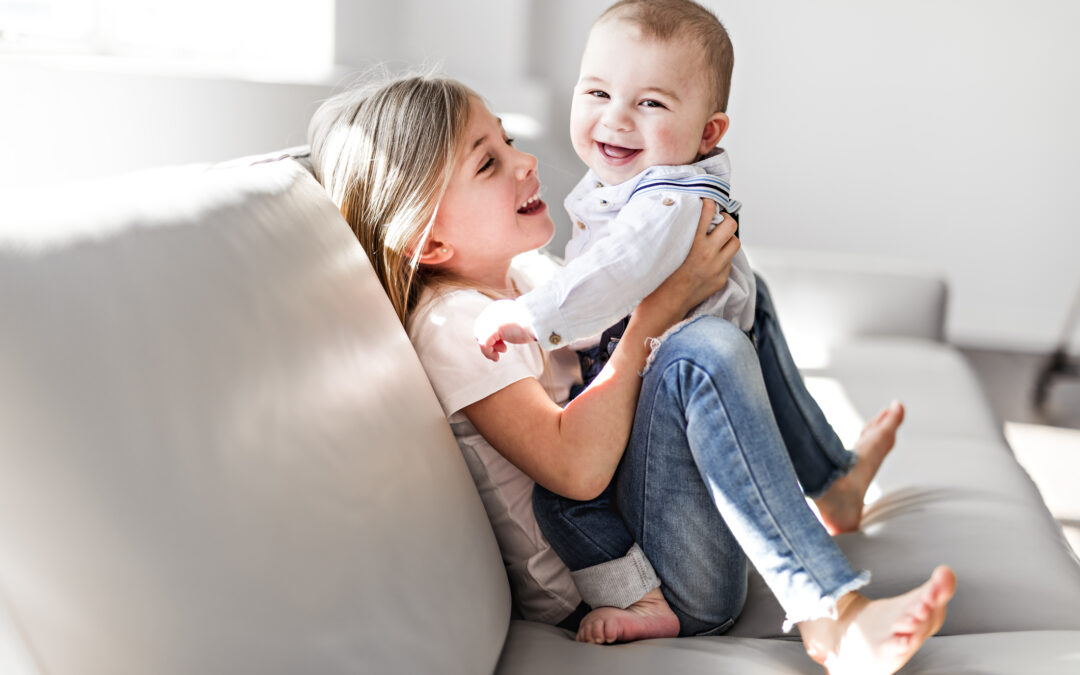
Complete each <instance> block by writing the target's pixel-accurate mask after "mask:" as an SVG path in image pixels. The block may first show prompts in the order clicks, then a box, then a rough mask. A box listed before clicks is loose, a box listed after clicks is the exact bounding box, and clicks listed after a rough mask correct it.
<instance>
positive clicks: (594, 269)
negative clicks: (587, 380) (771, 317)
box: [517, 149, 756, 349]
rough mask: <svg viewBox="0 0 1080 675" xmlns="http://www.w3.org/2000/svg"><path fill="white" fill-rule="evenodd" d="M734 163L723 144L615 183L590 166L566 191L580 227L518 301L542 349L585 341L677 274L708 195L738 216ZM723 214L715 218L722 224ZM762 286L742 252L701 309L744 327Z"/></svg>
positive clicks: (748, 325) (749, 321)
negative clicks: (557, 263)
mask: <svg viewBox="0 0 1080 675" xmlns="http://www.w3.org/2000/svg"><path fill="white" fill-rule="evenodd" d="M730 172H731V164H730V162H729V160H728V156H727V153H725V152H724V151H723V150H722V149H718V150H716V151H714V152H713V153H712V154H710V155H709V156H707V157H706V158H705V159H702V160H701V161H699V162H696V163H695V164H691V165H684V166H654V167H651V168H649V169H646V170H645V171H643V172H642V173H640V174H638V175H637V176H635V177H634V178H631V179H630V180H628V181H625V182H623V183H620V184H618V185H605V184H604V183H603V182H602V181H601V180H600V178H599V176H597V174H596V173H595V172H593V171H589V172H588V173H587V174H586V175H585V177H584V178H582V179H581V181H580V182H579V183H578V184H577V186H576V187H575V188H574V189H573V190H572V191H571V192H570V195H569V196H568V197H567V198H566V202H565V206H566V210H567V212H568V213H569V214H570V218H571V222H573V223H574V225H573V236H572V238H571V240H570V242H569V243H568V244H567V245H566V256H565V262H566V264H565V266H564V267H562V268H561V269H560V270H558V271H557V272H555V273H554V275H553V276H552V277H551V278H550V279H548V280H547V281H546V282H545V283H543V284H542V285H540V286H537V287H536V288H534V289H533V290H531V291H529V292H528V293H525V294H524V295H522V296H520V297H519V298H518V299H517V302H518V303H519V304H520V305H521V306H522V307H523V308H524V309H525V310H526V312H527V313H528V315H529V317H530V319H531V322H532V329H533V331H534V333H533V334H534V335H536V336H537V338H538V340H539V342H540V346H541V347H543V348H544V349H556V348H558V347H563V346H566V345H567V344H573V346H574V347H576V348H579V349H580V348H582V347H584V346H586V345H588V344H590V343H594V342H595V340H596V338H597V337H598V336H599V334H600V333H601V332H602V331H603V330H604V329H606V328H608V327H609V326H611V325H612V324H614V323H615V322H617V321H619V320H620V319H622V318H623V317H624V316H626V315H627V314H629V313H630V312H631V311H632V310H633V309H634V307H636V306H637V305H638V303H639V302H641V300H642V299H643V298H644V297H645V296H646V295H648V294H649V293H651V292H652V291H653V290H654V289H656V287H657V286H659V285H660V284H661V282H663V281H664V279H667V277H668V276H669V275H670V274H671V273H672V272H674V271H675V270H676V269H677V268H678V267H679V265H680V264H682V262H683V260H684V259H685V258H686V255H687V253H689V251H690V246H691V245H692V244H693V241H694V234H695V232H696V230H697V222H698V218H699V217H700V215H701V199H702V198H703V197H707V198H709V199H712V200H714V201H715V202H716V203H717V207H718V211H727V212H728V213H736V212H737V211H738V210H739V207H740V206H741V204H740V203H739V202H738V201H736V200H734V199H731V197H730V181H729V177H730ZM720 219H721V215H720V214H719V213H718V214H717V216H716V218H714V220H713V222H714V223H718V222H720ZM755 294H756V284H755V282H754V274H753V271H752V270H751V268H750V263H749V261H748V260H747V259H746V256H745V255H744V254H743V252H742V251H741V250H740V251H739V252H738V253H736V254H735V258H734V259H733V260H732V265H731V274H730V276H729V277H728V282H727V284H726V285H725V286H724V288H722V289H721V290H720V291H718V292H717V293H714V294H713V295H712V296H710V297H709V298H708V299H706V300H705V302H703V303H701V305H699V306H698V307H696V308H695V309H694V311H693V312H692V313H691V316H696V315H698V314H712V315H715V316H720V317H722V318H725V319H728V320H729V321H731V322H732V323H734V324H735V325H737V326H739V328H741V329H742V330H749V329H750V328H751V327H752V326H753V323H754V304H755V297H756V295H755Z"/></svg>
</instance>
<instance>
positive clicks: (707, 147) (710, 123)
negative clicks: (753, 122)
mask: <svg viewBox="0 0 1080 675" xmlns="http://www.w3.org/2000/svg"><path fill="white" fill-rule="evenodd" d="M729 126H731V120H730V119H729V118H728V116H727V115H726V114H725V113H722V112H717V113H713V114H712V115H710V116H709V119H708V120H706V121H705V129H704V130H703V131H702V132H701V146H700V147H699V148H698V154H699V155H707V154H709V153H710V152H712V150H713V148H715V147H716V146H717V145H719V144H720V139H721V138H723V137H724V134H726V133H727V130H728V127H729Z"/></svg>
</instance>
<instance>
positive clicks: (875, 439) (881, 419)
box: [814, 402, 904, 534]
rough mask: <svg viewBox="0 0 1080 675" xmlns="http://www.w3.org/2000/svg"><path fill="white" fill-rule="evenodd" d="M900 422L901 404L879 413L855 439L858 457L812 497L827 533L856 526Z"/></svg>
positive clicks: (835, 532) (901, 419)
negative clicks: (844, 473)
mask: <svg viewBox="0 0 1080 675" xmlns="http://www.w3.org/2000/svg"><path fill="white" fill-rule="evenodd" d="M903 421H904V406H903V405H901V404H900V403H898V402H894V403H892V404H891V405H890V406H889V407H887V408H885V409H884V410H882V411H881V412H879V413H878V414H877V416H876V417H875V418H874V419H872V420H870V421H869V422H868V423H867V425H866V427H864V428H863V430H862V433H861V434H860V435H859V440H857V441H855V450H854V452H855V454H856V455H857V456H858V459H857V460H856V461H855V466H854V467H852V468H851V471H849V472H848V473H847V475H845V476H842V477H840V478H838V479H836V481H835V482H834V483H833V484H832V485H831V486H829V489H828V490H827V491H826V492H825V494H823V495H821V496H820V497H818V498H817V499H815V500H814V505H815V506H817V509H818V512H819V513H820V514H821V521H822V522H823V523H824V524H825V529H826V530H828V531H829V534H840V533H841V532H854V531H855V530H857V529H859V523H861V522H862V512H863V500H864V499H865V497H866V490H867V489H868V488H869V487H870V482H871V481H872V480H874V476H876V475H877V472H878V469H880V468H881V463H882V462H883V461H884V460H885V456H886V455H888V454H889V451H890V450H892V448H893V445H894V444H895V443H896V430H897V428H898V427H899V426H900V423H901V422H903Z"/></svg>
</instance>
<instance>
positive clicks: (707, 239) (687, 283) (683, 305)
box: [639, 199, 740, 321]
mask: <svg viewBox="0 0 1080 675" xmlns="http://www.w3.org/2000/svg"><path fill="white" fill-rule="evenodd" d="M701 201H702V204H701V217H700V218H699V219H698V227H697V233H696V234H695V235H694V243H693V245H691V247H690V252H689V253H688V254H687V255H686V260H684V261H683V264H682V265H680V266H679V268H678V269H676V270H675V271H674V272H672V273H671V276H669V277H668V278H667V280H665V281H664V283H662V284H660V286H659V287H658V288H657V289H656V290H655V291H653V292H652V293H651V294H649V296H648V297H646V298H645V299H644V300H642V301H641V305H640V306H639V309H640V308H641V307H642V306H645V307H646V309H647V310H648V311H652V310H654V309H659V308H664V307H667V308H671V310H672V311H674V313H675V314H676V315H677V316H675V318H674V320H675V321H678V320H679V319H682V318H683V317H684V316H686V314H687V313H689V312H690V310H691V309H693V308H694V307H696V306H697V305H698V304H699V303H701V302H702V301H703V300H705V298H707V297H709V296H710V295H712V294H713V293H715V292H717V291H719V290H720V289H721V288H723V287H724V284H726V283H727V280H728V275H729V274H730V273H731V259H732V258H734V257H735V253H736V252H738V250H739V246H740V244H739V239H738V238H737V237H735V236H734V235H735V228H736V226H737V223H736V222H735V219H734V218H732V217H731V216H730V215H729V214H727V213H725V214H724V220H723V222H721V223H720V224H718V225H717V226H716V227H715V228H714V229H713V230H712V232H709V223H710V222H711V221H712V218H713V215H714V214H715V213H716V203H715V202H713V201H712V200H711V199H703V200H701Z"/></svg>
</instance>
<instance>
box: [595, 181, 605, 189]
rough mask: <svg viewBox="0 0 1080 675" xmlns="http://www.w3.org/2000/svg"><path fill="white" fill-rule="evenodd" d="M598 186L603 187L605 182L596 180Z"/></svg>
mask: <svg viewBox="0 0 1080 675" xmlns="http://www.w3.org/2000/svg"><path fill="white" fill-rule="evenodd" d="M596 187H598V188H602V187H604V184H603V183H601V182H600V181H596Z"/></svg>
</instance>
